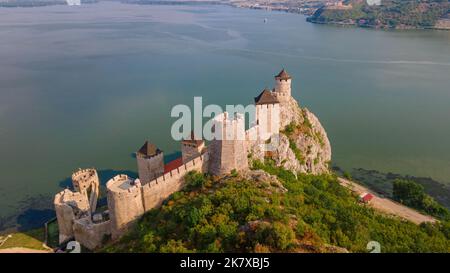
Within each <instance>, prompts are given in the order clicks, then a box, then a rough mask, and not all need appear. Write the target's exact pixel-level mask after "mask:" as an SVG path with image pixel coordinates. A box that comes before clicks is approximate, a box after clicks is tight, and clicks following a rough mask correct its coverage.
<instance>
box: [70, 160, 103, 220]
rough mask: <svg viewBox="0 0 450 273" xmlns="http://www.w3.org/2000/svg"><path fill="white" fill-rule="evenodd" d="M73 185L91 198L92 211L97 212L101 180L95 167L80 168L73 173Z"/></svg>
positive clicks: (76, 189)
mask: <svg viewBox="0 0 450 273" xmlns="http://www.w3.org/2000/svg"><path fill="white" fill-rule="evenodd" d="M72 185H73V187H74V189H75V191H77V192H80V193H82V194H85V195H86V197H88V198H89V207H90V210H91V213H94V212H95V209H96V207H97V199H98V195H99V188H100V180H99V179H98V175H97V171H96V170H95V169H83V170H82V169H79V170H78V171H76V172H74V173H73V174H72Z"/></svg>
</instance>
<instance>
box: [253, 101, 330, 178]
mask: <svg viewBox="0 0 450 273" xmlns="http://www.w3.org/2000/svg"><path fill="white" fill-rule="evenodd" d="M280 109H281V110H280V115H281V119H280V120H281V121H282V122H281V125H282V127H281V128H284V129H283V130H282V131H281V132H280V134H279V138H278V144H277V145H275V147H276V149H275V150H274V151H271V152H264V151H263V150H262V148H261V147H262V145H255V146H254V147H252V151H251V157H252V158H253V159H257V160H260V161H264V159H265V158H267V157H270V158H272V159H273V160H274V161H275V164H276V165H277V166H280V167H283V168H285V169H287V170H291V171H293V172H294V173H310V174H323V173H328V172H329V162H330V161H331V144H330V141H329V140H328V136H327V133H326V131H325V129H324V128H323V126H322V124H321V123H320V121H319V119H318V118H317V117H316V116H315V115H314V114H313V113H312V112H310V111H309V110H308V109H306V108H301V107H300V106H298V104H297V102H296V101H295V100H294V99H293V98H292V99H291V100H290V101H289V102H287V103H286V104H285V105H284V106H283V107H280Z"/></svg>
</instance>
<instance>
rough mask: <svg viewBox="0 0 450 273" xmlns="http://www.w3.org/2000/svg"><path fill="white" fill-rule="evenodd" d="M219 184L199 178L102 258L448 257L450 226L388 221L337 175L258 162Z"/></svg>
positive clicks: (194, 176) (189, 178)
mask: <svg viewBox="0 0 450 273" xmlns="http://www.w3.org/2000/svg"><path fill="white" fill-rule="evenodd" d="M253 169H254V170H252V171H247V172H243V173H239V174H238V173H234V174H232V175H229V176H228V177H225V178H221V179H216V178H214V177H210V176H207V175H203V174H199V173H190V174H188V176H187V177H186V182H187V186H186V187H185V189H184V190H183V191H180V192H176V193H174V194H173V195H172V196H171V197H170V198H169V199H168V200H166V201H165V202H164V204H163V206H162V207H161V208H158V209H153V210H151V211H149V212H148V213H146V214H145V215H144V216H143V217H142V218H141V219H140V220H139V221H138V223H137V225H136V226H135V227H134V228H133V230H132V231H131V232H129V234H127V235H126V236H124V237H123V238H122V239H121V240H120V241H118V242H114V243H112V244H110V245H109V246H107V247H106V248H104V249H101V250H99V251H100V252H103V251H106V252H347V251H351V252H368V250H367V248H366V247H367V243H368V242H370V241H377V242H379V243H380V244H381V246H382V247H381V248H382V249H381V251H382V252H450V223H449V222H447V221H442V223H438V224H431V223H426V224H421V225H420V226H418V225H415V224H413V223H410V222H406V221H404V220H401V219H399V218H396V217H388V216H386V215H384V214H381V213H379V212H377V211H375V210H373V209H371V208H370V207H368V206H365V205H362V204H359V203H358V199H357V197H356V196H354V195H353V194H352V193H351V192H350V191H349V190H348V189H346V188H344V187H342V186H341V185H340V184H339V183H338V182H337V180H336V177H334V176H332V175H306V174H299V175H298V176H297V177H296V176H295V175H294V174H293V173H292V172H290V171H286V170H284V169H282V168H279V167H275V165H274V163H273V162H270V161H269V162H266V163H265V164H262V163H261V162H259V161H255V162H254V164H253Z"/></svg>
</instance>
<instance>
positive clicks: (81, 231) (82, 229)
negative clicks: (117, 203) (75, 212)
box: [73, 217, 111, 249]
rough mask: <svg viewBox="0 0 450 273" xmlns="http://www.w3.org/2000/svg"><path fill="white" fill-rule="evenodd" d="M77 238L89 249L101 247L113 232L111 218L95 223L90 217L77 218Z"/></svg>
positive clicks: (74, 228) (75, 226)
mask: <svg viewBox="0 0 450 273" xmlns="http://www.w3.org/2000/svg"><path fill="white" fill-rule="evenodd" d="M73 232H74V236H75V240H76V241H77V242H80V243H81V244H82V245H83V246H85V247H87V248H88V249H96V248H98V247H101V246H102V244H103V242H104V239H105V237H106V236H108V235H109V234H111V220H107V221H102V222H100V223H94V222H92V220H91V219H90V218H89V217H85V218H81V219H76V220H75V221H74V224H73Z"/></svg>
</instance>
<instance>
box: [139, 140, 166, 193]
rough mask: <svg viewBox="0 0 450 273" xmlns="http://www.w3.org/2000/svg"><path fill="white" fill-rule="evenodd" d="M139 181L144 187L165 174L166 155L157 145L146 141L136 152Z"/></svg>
mask: <svg viewBox="0 0 450 273" xmlns="http://www.w3.org/2000/svg"><path fill="white" fill-rule="evenodd" d="M136 160H137V165H138V173H139V179H140V181H141V183H142V184H143V185H144V184H146V183H148V182H150V181H152V180H153V179H155V178H156V177H159V176H160V175H162V174H163V173H164V155H163V152H162V151H161V150H160V149H158V148H156V146H155V145H153V144H152V143H149V142H148V141H146V142H145V143H144V145H143V146H142V147H141V148H140V149H139V151H137V152H136Z"/></svg>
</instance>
